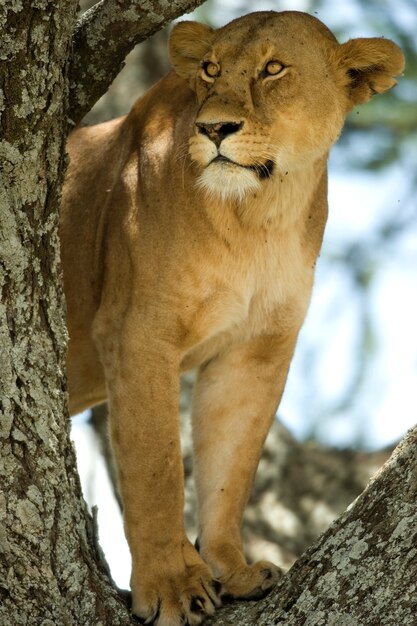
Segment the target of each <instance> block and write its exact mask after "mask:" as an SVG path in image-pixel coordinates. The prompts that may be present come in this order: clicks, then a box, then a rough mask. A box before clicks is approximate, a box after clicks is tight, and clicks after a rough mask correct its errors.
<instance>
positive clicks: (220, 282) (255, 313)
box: [183, 234, 313, 368]
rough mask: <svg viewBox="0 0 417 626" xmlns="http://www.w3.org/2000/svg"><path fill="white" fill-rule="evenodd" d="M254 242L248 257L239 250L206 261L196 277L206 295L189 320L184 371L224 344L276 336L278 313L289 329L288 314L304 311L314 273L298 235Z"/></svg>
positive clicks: (249, 249)
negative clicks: (290, 305) (260, 336)
mask: <svg viewBox="0 0 417 626" xmlns="http://www.w3.org/2000/svg"><path fill="white" fill-rule="evenodd" d="M253 243H254V244H256V245H252V246H251V247H250V248H248V250H247V253H246V254H245V253H244V249H242V250H240V251H239V252H238V253H237V254H236V255H233V253H232V252H230V253H229V254H228V255H220V254H219V256H218V258H217V259H215V258H213V259H211V260H210V259H206V262H205V265H204V272H203V273H202V275H201V276H200V279H201V286H202V287H203V292H204V294H203V295H202V297H201V298H199V299H198V301H197V303H196V304H195V306H194V307H192V309H193V312H192V314H191V315H190V316H189V318H188V330H189V333H188V337H189V338H190V344H191V345H190V346H189V348H188V350H187V354H186V356H185V358H184V361H183V364H184V368H187V367H193V366H195V365H198V364H199V363H201V362H204V361H205V360H206V359H208V358H211V357H212V356H213V355H214V354H216V353H217V352H218V351H219V350H221V349H224V348H225V347H226V346H227V345H228V344H234V343H236V342H238V341H246V340H248V339H250V338H251V337H254V336H256V335H259V334H264V333H274V332H279V324H280V312H282V316H283V318H282V320H281V322H282V325H283V326H284V325H285V326H286V327H287V326H288V324H291V320H289V319H288V315H289V312H288V310H289V309H291V308H294V305H295V308H296V309H298V310H299V308H300V307H302V308H306V307H307V303H308V300H309V297H310V291H311V285H312V275H313V270H312V268H311V266H309V265H308V263H307V260H306V258H305V255H304V254H303V250H302V246H301V241H300V237H299V236H298V235H296V234H294V235H292V236H291V237H286V238H277V239H272V238H269V237H265V238H263V239H260V238H258V240H257V241H255V242H253ZM191 300H192V298H191ZM188 302H190V300H188ZM289 303H291V304H292V305H293V307H288V306H287V305H288V304H289ZM284 316H285V319H284Z"/></svg>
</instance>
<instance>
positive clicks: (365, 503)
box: [208, 428, 417, 626]
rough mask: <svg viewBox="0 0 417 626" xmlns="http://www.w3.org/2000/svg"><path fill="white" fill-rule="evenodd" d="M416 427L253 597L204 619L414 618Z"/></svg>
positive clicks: (323, 623) (294, 624) (379, 625)
mask: <svg viewBox="0 0 417 626" xmlns="http://www.w3.org/2000/svg"><path fill="white" fill-rule="evenodd" d="M416 450H417V428H414V429H413V430H411V431H410V432H409V433H408V435H407V437H406V438H405V439H404V440H403V441H402V442H401V443H400V445H399V446H398V447H397V448H396V450H395V451H394V453H393V455H392V456H391V457H390V459H389V460H388V461H387V462H386V463H385V465H384V466H383V467H382V468H381V470H380V471H379V472H378V473H377V474H376V475H375V476H374V478H373V479H372V480H371V481H370V483H369V484H368V486H367V487H366V489H365V490H364V492H363V493H362V494H361V495H360V496H359V497H358V498H357V499H356V500H355V502H354V503H353V504H352V505H351V506H350V508H349V509H348V510H347V511H346V512H345V513H343V515H342V516H341V517H339V518H338V519H337V520H336V521H335V522H334V523H333V524H332V525H331V526H330V527H329V529H328V530H327V531H326V532H325V533H324V534H323V535H322V536H321V537H320V538H319V539H318V540H317V541H316V542H315V543H314V544H313V545H312V546H311V547H310V548H309V549H308V550H307V551H306V552H305V553H304V554H303V556H302V557H300V558H299V559H298V561H297V562H296V563H295V565H294V566H293V567H292V568H291V569H290V571H289V572H288V574H287V575H286V576H285V577H284V578H283V580H282V582H281V583H280V584H278V585H277V587H276V588H275V589H274V591H273V592H272V593H271V595H270V596H269V597H267V598H265V599H264V600H262V601H261V602H257V603H250V604H246V605H245V606H244V605H236V606H230V607H225V608H223V609H220V610H219V611H218V612H217V614H216V617H215V619H213V620H209V622H208V626H211V625H214V624H215V625H216V626H229V625H231V624H239V625H240V626H255V625H257V626H271V625H272V624H273V625H275V626H416V624H417V504H416V503H417V462H416Z"/></svg>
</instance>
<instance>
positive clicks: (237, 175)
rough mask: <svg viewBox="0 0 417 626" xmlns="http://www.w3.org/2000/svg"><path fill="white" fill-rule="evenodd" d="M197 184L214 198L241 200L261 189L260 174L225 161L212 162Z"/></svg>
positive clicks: (224, 200)
mask: <svg viewBox="0 0 417 626" xmlns="http://www.w3.org/2000/svg"><path fill="white" fill-rule="evenodd" d="M197 185H198V186H199V187H200V189H203V190H204V191H205V193H206V194H207V195H208V196H210V197H211V198H213V199H218V200H220V201H222V202H226V201H230V200H232V201H238V202H241V201H242V200H243V199H244V198H245V197H246V196H247V195H248V194H251V193H252V194H253V193H256V192H257V191H259V189H260V187H261V182H260V179H259V176H258V175H257V174H256V173H255V172H254V171H253V170H250V169H247V168H244V167H239V166H235V165H228V164H224V163H211V164H210V165H208V166H207V167H206V168H205V169H204V171H203V173H202V174H201V175H200V176H199V178H198V180H197Z"/></svg>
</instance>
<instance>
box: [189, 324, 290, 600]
mask: <svg viewBox="0 0 417 626" xmlns="http://www.w3.org/2000/svg"><path fill="white" fill-rule="evenodd" d="M295 338H296V337H295V336H289V337H286V338H284V339H283V338H280V337H275V336H264V337H262V338H258V339H255V340H252V341H251V342H249V343H247V344H245V345H243V346H240V347H237V348H234V349H232V350H231V351H230V352H228V353H226V354H222V355H220V356H218V357H217V358H215V359H213V360H211V361H210V362H209V363H208V364H207V365H205V366H203V367H202V368H201V370H200V372H199V377H198V381H197V387H196V393H195V400H194V408H193V437H194V452H195V472H196V485H197V494H198V504H199V539H198V542H199V546H200V553H201V555H202V556H203V558H204V560H205V561H206V562H207V563H208V564H209V565H210V567H211V569H212V571H213V574H214V575H215V576H216V577H217V578H218V579H219V580H220V582H221V583H222V595H225V596H231V597H233V598H247V599H255V598H259V597H262V596H263V595H265V594H266V593H267V592H268V591H269V590H270V589H271V587H272V586H273V585H274V584H275V583H276V582H277V580H278V579H279V577H280V576H281V571H280V570H279V569H278V568H277V567H276V566H275V565H273V564H272V563H269V562H267V561H261V562H259V563H255V564H253V565H248V564H247V563H246V560H245V558H244V556H243V551H242V544H241V538H240V526H241V521H242V515H243V511H244V507H245V505H246V502H247V499H248V497H249V494H250V490H251V487H252V482H253V478H254V475H255V472H256V469H257V465H258V461H259V457H260V455H261V450H262V446H263V443H264V440H265V437H266V435H267V433H268V430H269V428H270V425H271V422H272V420H273V418H274V415H275V412H276V408H277V405H278V403H279V400H280V397H281V394H282V391H283V388H284V384H285V380H286V376H287V371H288V367H289V363H290V360H291V357H292V354H293V349H294V345H295Z"/></svg>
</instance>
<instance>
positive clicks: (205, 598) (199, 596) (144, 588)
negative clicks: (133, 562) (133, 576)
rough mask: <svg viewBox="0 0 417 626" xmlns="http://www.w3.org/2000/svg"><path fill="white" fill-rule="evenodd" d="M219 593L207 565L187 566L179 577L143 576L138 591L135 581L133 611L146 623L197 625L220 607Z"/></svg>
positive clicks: (218, 588)
mask: <svg viewBox="0 0 417 626" xmlns="http://www.w3.org/2000/svg"><path fill="white" fill-rule="evenodd" d="M162 569H163V564H161V570H162ZM219 591H220V583H217V581H214V580H213V578H212V575H211V572H210V570H209V568H208V567H207V566H206V565H204V564H202V565H192V566H189V567H187V566H186V567H185V569H184V571H183V572H181V573H178V574H177V575H176V576H172V575H168V576H164V575H163V572H162V571H161V572H160V573H158V576H157V577H155V578H154V577H148V576H146V574H145V575H144V573H142V575H141V577H140V585H138V587H137V589H135V585H134V583H133V581H132V612H133V614H134V615H135V617H138V618H139V619H140V620H141V622H142V623H143V624H154V625H155V626H197V625H198V624H201V622H202V621H203V620H204V619H205V617H207V616H208V615H213V613H214V611H215V608H216V607H217V606H220V599H219Z"/></svg>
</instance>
